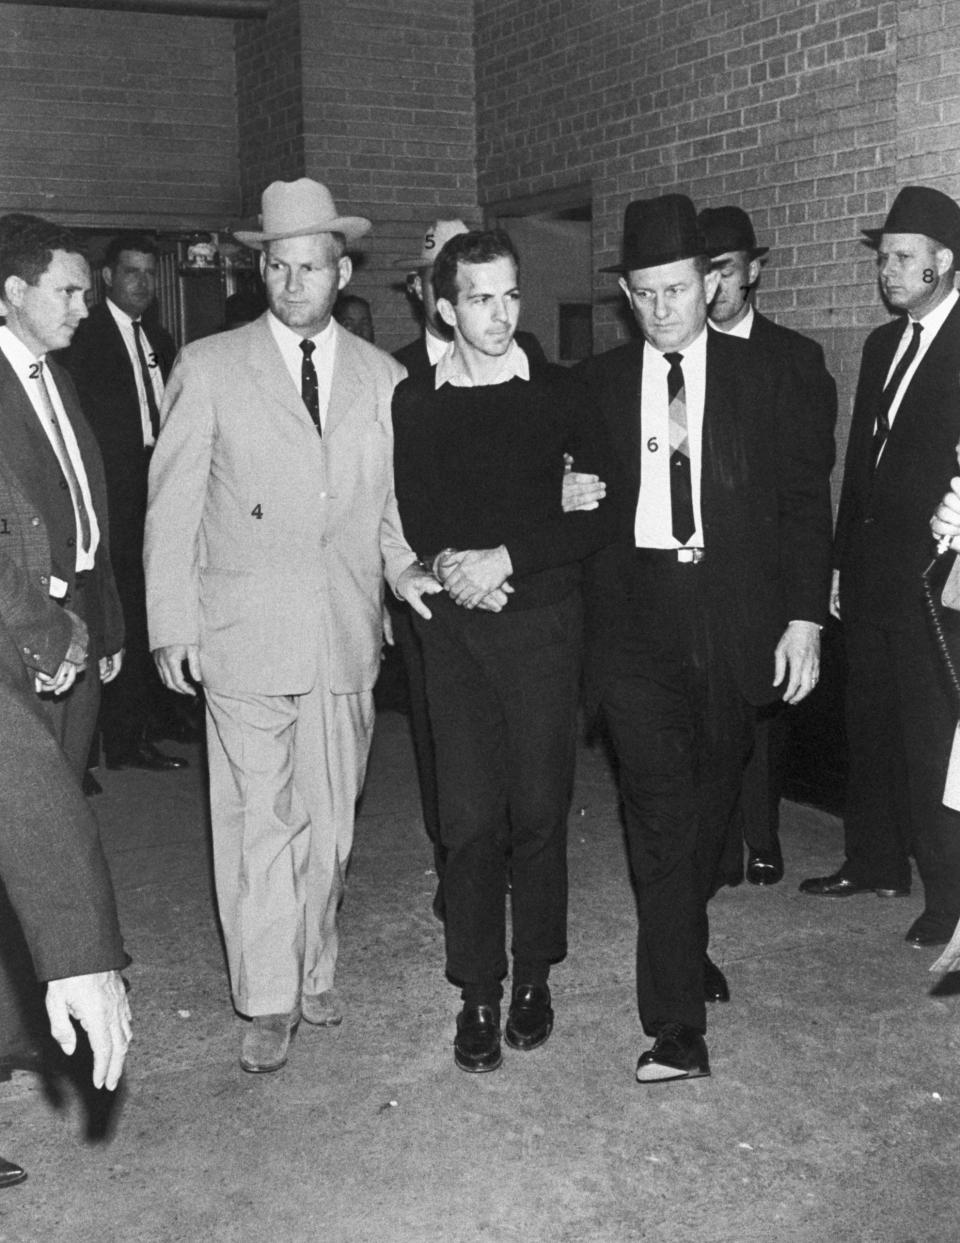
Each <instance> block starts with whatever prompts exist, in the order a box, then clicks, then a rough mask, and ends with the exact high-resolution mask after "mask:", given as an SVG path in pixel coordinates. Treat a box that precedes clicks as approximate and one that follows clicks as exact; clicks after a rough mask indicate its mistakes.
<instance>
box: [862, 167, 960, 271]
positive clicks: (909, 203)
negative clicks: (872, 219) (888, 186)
mask: <svg viewBox="0 0 960 1243" xmlns="http://www.w3.org/2000/svg"><path fill="white" fill-rule="evenodd" d="M861 232H862V233H863V234H864V235H865V236H866V237H867V238H868V239H869V242H870V245H871V246H877V245H879V243H880V238H881V237H882V236H883V234H884V233H921V234H923V236H924V237H929V238H932V239H933V241H935V242H939V243H940V245H941V246H948V247H949V248H950V249H951V250H952V251H953V253H954V257H955V258H956V259H957V260H958V262H960V207H958V206H957V204H956V203H955V202H954V201H953V199H952V198H951V197H950V196H949V194H944V193H943V191H942V190H934V188H933V186H904V187H903V189H902V190H901V191H900V193H899V194H898V195H897V197H896V198H895V199H894V200H893V206H892V207H891V208H890V210H889V212H888V213H887V218H886V220H885V221H884V222H883V228H882V229H863V230H861Z"/></svg>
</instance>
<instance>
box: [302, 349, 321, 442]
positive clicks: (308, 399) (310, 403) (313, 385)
mask: <svg viewBox="0 0 960 1243" xmlns="http://www.w3.org/2000/svg"><path fill="white" fill-rule="evenodd" d="M300 349H301V350H302V351H303V365H302V366H301V368H300V395H301V397H302V398H303V404H304V405H305V406H306V407H307V410H308V411H309V413H310V417H311V419H313V422H314V425H315V427H316V429H317V435H318V436H322V435H323V430H322V429H321V427H320V394H319V392H318V390H317V369H316V367H315V366H314V365H313V358H312V357H311V355H312V354H313V351H314V350H315V349H316V344H315V343H314V342H313V341H310V340H309V339H308V338H307V337H304V339H303V340H302V341H301V342H300Z"/></svg>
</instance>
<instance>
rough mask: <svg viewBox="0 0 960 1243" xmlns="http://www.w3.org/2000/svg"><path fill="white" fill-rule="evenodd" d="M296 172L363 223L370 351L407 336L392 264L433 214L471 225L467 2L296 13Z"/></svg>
mask: <svg viewBox="0 0 960 1243" xmlns="http://www.w3.org/2000/svg"><path fill="white" fill-rule="evenodd" d="M303 11H304V20H303V113H304V148H305V169H306V173H307V175H308V176H311V177H316V178H318V179H319V180H320V181H324V182H326V183H327V184H328V185H329V186H330V188H331V190H332V191H333V193H334V196H335V198H336V199H337V202H338V205H342V206H344V207H347V208H349V210H350V211H351V212H356V213H359V214H360V215H364V216H368V217H369V218H370V219H371V220H372V221H373V224H374V228H373V231H372V233H371V234H370V235H369V237H368V238H366V239H364V241H363V243H362V250H361V254H362V259H363V262H362V264H361V266H359V267H358V269H357V272H356V275H355V276H354V279H353V282H352V288H353V290H354V291H355V292H356V293H359V294H362V295H363V296H364V297H366V298H368V299H369V300H370V302H371V304H372V309H373V318H374V325H375V327H376V332H377V343H378V344H380V345H383V346H384V348H386V349H395V348H396V347H397V346H399V345H402V344H404V343H405V342H406V341H409V340H410V339H411V338H412V337H414V336H415V335H416V333H417V325H416V322H415V321H414V319H413V318H412V316H411V313H410V309H409V306H408V303H407V301H406V298H405V297H404V295H403V292H402V284H403V273H402V272H401V271H398V270H396V269H395V268H394V267H393V266H392V265H393V263H394V261H396V260H400V259H403V258H405V257H407V256H416V255H418V254H419V252H420V246H421V242H422V238H423V231H424V229H425V227H426V225H427V224H428V223H429V221H431V220H433V219H436V218H437V217H438V216H462V215H467V216H470V215H471V214H472V215H473V216H474V217H475V216H476V201H477V190H476V139H475V113H474V102H473V101H474V77H473V5H472V0H380V2H379V3H369V2H367V3H364V2H362V0H341V2H340V3H338V4H336V5H334V4H328V3H323V4H308V3H307V0H304V5H303Z"/></svg>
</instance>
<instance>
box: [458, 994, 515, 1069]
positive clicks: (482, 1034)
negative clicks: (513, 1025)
mask: <svg viewBox="0 0 960 1243" xmlns="http://www.w3.org/2000/svg"><path fill="white" fill-rule="evenodd" d="M453 1060H454V1061H455V1062H456V1063H457V1065H458V1066H459V1067H460V1069H461V1070H466V1071H469V1073H470V1074H483V1073H484V1072H485V1071H488V1070H496V1069H497V1067H498V1066H499V1065H500V1063H501V1062H502V1061H503V1054H502V1053H501V1052H500V1015H499V1013H498V1012H497V1010H496V1009H495V1008H494V1007H493V1006H464V1007H463V1009H462V1010H461V1011H460V1013H459V1014H458V1015H457V1035H456V1039H455V1040H454V1042H453Z"/></svg>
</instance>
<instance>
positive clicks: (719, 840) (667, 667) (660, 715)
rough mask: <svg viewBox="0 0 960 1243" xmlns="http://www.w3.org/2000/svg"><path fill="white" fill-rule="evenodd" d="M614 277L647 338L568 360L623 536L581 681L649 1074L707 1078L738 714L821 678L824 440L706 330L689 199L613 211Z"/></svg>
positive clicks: (596, 605)
mask: <svg viewBox="0 0 960 1243" xmlns="http://www.w3.org/2000/svg"><path fill="white" fill-rule="evenodd" d="M611 270H613V271H616V272H619V273H620V274H621V276H620V286H621V288H622V290H623V292H624V294H625V295H626V297H627V299H628V301H629V303H630V306H631V309H632V310H633V314H634V316H635V318H636V321H637V324H638V326H639V328H640V331H641V334H642V336H643V340H642V342H640V343H630V344H628V345H624V346H621V347H619V348H618V349H614V350H612V351H610V352H609V353H607V354H603V355H600V356H599V357H597V358H593V359H590V360H588V361H587V362H586V363H584V364H582V365H581V367H580V368H578V371H579V373H580V375H581V377H582V378H583V379H585V380H586V382H587V384H588V386H589V388H590V390H591V396H592V398H593V400H594V402H595V403H596V405H597V407H598V408H599V410H600V411H601V413H602V415H603V417H604V420H605V422H606V427H607V434H608V438H609V440H610V442H611V445H612V446H613V454H612V461H611V465H610V470H609V472H608V475H607V482H608V483H609V485H610V493H611V495H610V497H609V498H608V499H607V500H606V501H605V502H603V503H604V504H605V505H612V506H613V507H614V511H615V523H616V532H617V534H616V539H617V542H616V543H614V544H612V545H611V546H610V547H608V548H605V549H603V550H602V551H601V552H599V553H597V554H596V556H595V557H593V558H592V559H591V561H590V562H589V563H588V572H587V582H586V589H585V599H586V601H587V617H588V627H587V679H586V680H587V694H588V703H589V704H590V706H591V707H594V706H599V707H600V709H601V710H602V713H603V717H604V720H605V723H606V726H607V729H608V731H609V735H610V738H611V741H612V743H613V746H614V749H615V751H616V754H617V759H618V762H619V778H620V791H621V796H622V799H623V804H624V814H625V822H626V830H627V839H628V846H629V855H630V864H631V870H632V874H633V879H634V883H635V887H636V892H637V906H638V921H639V923H638V937H637V993H638V1002H639V1009H640V1017H641V1022H642V1024H643V1028H644V1030H645V1032H646V1033H647V1034H648V1035H649V1036H652V1037H653V1038H654V1044H653V1047H652V1048H651V1049H648V1050H647V1051H646V1052H645V1053H643V1054H642V1056H641V1057H640V1059H639V1062H638V1065H637V1079H638V1080H639V1081H640V1082H644V1083H645V1082H651V1081H657V1080H668V1079H685V1078H691V1077H695V1076H699V1075H707V1074H709V1073H710V1067H709V1060H708V1056H707V1048H706V1043H705V1041H704V1038H703V1034H704V1031H705V1030H706V1011H705V1005H704V1002H705V992H706V990H707V988H708V987H710V988H711V991H712V993H713V995H715V991H714V990H713V985H712V984H711V980H710V978H707V979H705V963H707V962H708V960H707V959H706V951H707V943H708V932H707V916H706V903H707V898H708V897H709V894H710V892H711V888H712V881H713V877H714V874H715V870H716V864H717V859H718V856H719V853H720V850H721V849H722V844H723V841H724V837H725V833H726V826H727V824H728V821H729V815H730V812H731V811H732V809H733V804H734V801H735V799H736V795H737V791H738V789H739V785H740V780H741V776H742V769H743V764H744V762H745V759H746V756H747V753H748V750H749V745H750V733H751V724H752V710H753V708H754V707H757V706H759V705H761V704H764V703H768V702H771V701H772V700H773V699H775V698H777V697H778V696H779V697H782V698H783V699H784V700H785V701H786V702H788V703H792V702H797V701H799V700H800V699H802V698H803V697H804V696H805V695H806V694H808V693H809V691H810V690H811V689H812V687H813V686H814V685H815V683H816V680H817V676H818V655H819V623H820V622H821V621H822V620H823V619H824V617H825V614H826V601H827V592H828V587H829V541H830V496H829V487H828V483H827V475H828V471H827V470H825V469H824V462H825V461H826V460H827V459H828V458H829V455H830V453H831V452H832V441H830V440H829V438H828V437H825V436H824V435H823V434H822V432H821V429H820V428H819V427H817V426H812V425H811V424H810V421H809V420H808V419H806V418H804V417H803V409H802V405H801V404H800V403H798V402H797V400H796V395H795V391H794V386H793V385H792V382H791V379H790V376H789V373H788V372H787V370H786V369H784V368H778V367H776V366H774V365H772V364H771V363H770V361H769V360H768V359H767V358H766V357H765V356H760V354H759V353H758V352H757V351H756V350H754V349H752V348H751V346H750V345H749V344H748V343H747V342H745V341H739V340H737V339H736V338H731V337H729V336H727V335H725V334H721V333H717V332H713V331H709V330H708V329H707V307H708V304H709V302H710V300H711V299H712V297H713V295H714V293H715V292H716V287H717V283H718V281H719V276H718V274H717V273H716V272H714V271H712V270H711V267H710V261H709V259H708V258H707V255H706V244H705V242H704V240H703V236H702V234H701V232H700V229H699V227H698V225H697V219H696V211H695V209H694V206H693V204H692V203H691V202H690V200H689V199H688V198H686V197H685V196H683V195H677V194H670V195H666V196H664V197H663V198H659V199H653V200H649V201H637V202H633V203H631V204H629V206H628V207H627V210H626V216H625V221H624V238H623V261H622V263H621V264H619V265H617V266H616V267H615V268H613V269H611ZM709 965H710V966H712V964H709ZM714 972H715V974H716V975H719V972H716V970H715V969H714ZM713 974H714V973H711V975H713ZM720 980H721V981H722V976H721V977H720Z"/></svg>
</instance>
